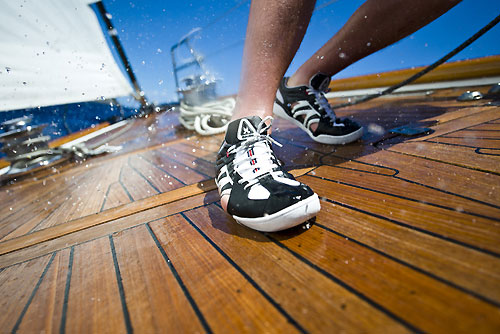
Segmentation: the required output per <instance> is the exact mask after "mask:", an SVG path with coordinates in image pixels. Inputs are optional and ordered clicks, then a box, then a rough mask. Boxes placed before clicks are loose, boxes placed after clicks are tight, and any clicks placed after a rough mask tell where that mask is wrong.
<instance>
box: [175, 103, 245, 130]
mask: <svg viewBox="0 0 500 334" xmlns="http://www.w3.org/2000/svg"><path fill="white" fill-rule="evenodd" d="M235 104H236V100H235V98H234V97H228V98H225V99H222V100H217V101H210V102H207V103H204V104H201V105H199V106H192V105H189V104H186V103H184V102H181V105H180V114H179V122H180V123H181V124H182V125H184V126H185V127H186V128H187V129H189V130H195V131H196V132H197V133H199V134H200V135H203V136H209V135H214V134H218V133H222V132H225V131H226V129H227V124H228V123H229V121H230V119H231V116H232V114H233V109H234V106H235Z"/></svg>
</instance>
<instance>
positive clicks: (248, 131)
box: [236, 119, 257, 140]
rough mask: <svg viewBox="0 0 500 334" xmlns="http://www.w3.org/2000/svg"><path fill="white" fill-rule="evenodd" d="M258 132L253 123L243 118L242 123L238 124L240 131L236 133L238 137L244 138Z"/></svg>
mask: <svg viewBox="0 0 500 334" xmlns="http://www.w3.org/2000/svg"><path fill="white" fill-rule="evenodd" d="M256 133H257V130H255V128H254V127H253V125H252V123H250V121H249V120H247V119H242V120H241V121H240V124H239V125H238V132H237V133H236V138H238V139H239V140H243V139H245V138H248V137H252V136H253V135H254V134H256Z"/></svg>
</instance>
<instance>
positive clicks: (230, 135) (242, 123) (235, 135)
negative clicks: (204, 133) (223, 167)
mask: <svg viewBox="0 0 500 334" xmlns="http://www.w3.org/2000/svg"><path fill="white" fill-rule="evenodd" d="M261 121H262V119H261V118H260V117H259V116H250V117H245V118H240V119H237V120H234V121H232V122H231V123H229V125H228V126H227V131H226V143H228V144H230V145H233V144H236V143H238V142H240V141H242V140H244V139H246V138H248V137H252V136H253V135H255V134H256V133H257V127H258V126H259V124H260V122H261Z"/></svg>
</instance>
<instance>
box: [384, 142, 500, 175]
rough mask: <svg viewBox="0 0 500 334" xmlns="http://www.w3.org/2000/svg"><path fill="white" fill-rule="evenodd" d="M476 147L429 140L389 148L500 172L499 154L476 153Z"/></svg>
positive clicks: (394, 150)
mask: <svg viewBox="0 0 500 334" xmlns="http://www.w3.org/2000/svg"><path fill="white" fill-rule="evenodd" d="M435 139H436V138H435ZM477 148H479V147H462V146H453V145H447V144H441V143H429V142H406V143H401V144H397V145H394V146H392V147H391V148H390V149H389V150H390V151H393V152H399V153H404V154H408V155H414V156H419V157H423V158H427V159H431V160H436V161H441V162H446V163H450V164H454V165H459V166H464V167H469V168H473V169H478V170H483V171H486V172H493V173H496V174H500V156H491V155H483V154H478V153H477V151H476V150H477Z"/></svg>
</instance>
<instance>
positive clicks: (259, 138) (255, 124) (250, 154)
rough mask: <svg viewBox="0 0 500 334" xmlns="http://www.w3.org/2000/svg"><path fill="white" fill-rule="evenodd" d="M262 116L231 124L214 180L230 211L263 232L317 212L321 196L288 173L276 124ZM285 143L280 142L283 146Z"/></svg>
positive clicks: (297, 221)
mask: <svg viewBox="0 0 500 334" xmlns="http://www.w3.org/2000/svg"><path fill="white" fill-rule="evenodd" d="M268 120H271V121H272V117H270V116H269V117H266V118H264V120H261V119H260V117H257V116H253V117H246V118H241V119H238V120H235V121H232V122H231V123H229V125H228V128H227V131H226V137H225V140H224V142H223V143H222V146H221V148H220V150H219V153H218V155H217V162H216V178H215V183H216V184H217V187H218V188H219V194H220V196H221V199H222V198H224V197H225V196H228V204H227V209H226V211H227V212H228V213H229V214H231V215H232V216H233V217H234V219H235V220H236V221H237V222H239V223H240V224H242V225H245V226H248V227H250V228H252V229H255V230H258V231H264V232H273V231H279V230H284V229H287V228H290V227H293V226H296V225H299V224H300V223H303V222H305V221H306V220H308V219H310V218H312V217H314V216H315V215H316V214H317V213H318V212H319V210H320V204H319V199H318V195H316V194H315V193H314V192H313V191H312V190H311V188H309V187H308V186H306V185H305V184H302V183H300V182H298V181H296V180H295V179H294V177H293V176H292V175H291V174H289V173H287V172H286V171H285V169H284V168H283V166H281V163H280V162H279V160H278V159H277V158H276V156H275V155H274V152H273V150H272V148H271V145H272V143H275V144H277V145H280V144H279V143H277V142H276V141H275V140H274V139H272V138H271V137H270V136H269V135H268V134H267V130H268V129H269V128H270V127H271V125H270V124H269V125H266V121H268ZM280 146H281V145H280Z"/></svg>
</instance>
